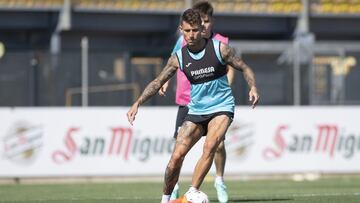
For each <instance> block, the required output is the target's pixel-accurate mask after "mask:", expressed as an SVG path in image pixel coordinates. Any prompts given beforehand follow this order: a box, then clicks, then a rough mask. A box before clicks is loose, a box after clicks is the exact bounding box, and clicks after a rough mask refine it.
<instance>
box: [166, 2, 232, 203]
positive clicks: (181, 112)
mask: <svg viewBox="0 0 360 203" xmlns="http://www.w3.org/2000/svg"><path fill="white" fill-rule="evenodd" d="M192 8H193V9H195V10H197V11H199V12H200V15H201V19H202V22H203V26H204V29H203V31H202V33H201V34H202V36H203V37H204V38H207V39H215V40H218V41H220V42H222V43H224V44H228V42H229V39H228V38H227V37H224V36H222V35H220V34H218V33H213V32H212V27H213V22H214V19H213V12H214V8H213V6H212V5H211V4H210V3H209V2H208V1H199V2H197V3H196V4H194V6H193V7H192ZM184 46H186V41H185V40H184V37H183V36H180V37H179V39H178V40H177V42H176V45H175V47H174V49H173V51H172V54H174V53H176V51H178V50H179V49H181V48H182V47H184ZM227 70H228V72H227V77H228V82H229V85H230V86H231V84H232V81H233V77H234V70H233V69H232V68H231V66H227ZM176 79H177V86H176V99H175V102H176V104H178V105H179V107H178V112H177V117H176V124H175V133H174V138H175V139H176V136H177V132H178V130H179V128H180V127H181V125H182V123H183V122H184V119H185V116H186V115H187V113H188V111H189V109H188V107H187V105H188V104H189V103H190V82H189V80H188V79H187V78H186V76H185V74H184V73H183V72H182V71H181V70H177V72H176ZM167 88H168V82H166V83H165V84H164V85H163V86H162V87H161V89H160V91H159V94H160V95H161V96H165V93H166V90H167ZM214 163H215V167H216V178H215V183H214V186H215V188H216V192H217V197H218V200H219V202H221V203H226V202H228V199H229V197H228V193H227V191H226V186H225V183H224V178H223V177H224V169H225V163H226V150H225V144H224V140H222V141H221V142H220V144H219V146H218V148H217V150H216V153H215V158H214ZM178 197H179V184H178V183H176V185H175V187H174V190H173V191H172V193H171V197H170V199H171V200H172V199H177V198H178Z"/></svg>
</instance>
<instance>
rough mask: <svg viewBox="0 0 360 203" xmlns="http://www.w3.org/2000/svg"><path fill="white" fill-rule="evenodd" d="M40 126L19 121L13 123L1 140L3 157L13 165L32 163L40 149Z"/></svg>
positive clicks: (41, 134)
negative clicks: (13, 163)
mask: <svg viewBox="0 0 360 203" xmlns="http://www.w3.org/2000/svg"><path fill="white" fill-rule="evenodd" d="M42 137H43V131H42V127H41V126H37V125H33V124H30V123H29V122H25V121H21V122H16V123H14V124H13V125H12V126H11V127H10V128H9V130H8V132H7V133H6V135H5V136H4V137H3V138H2V140H1V141H2V147H3V156H4V157H5V158H6V159H9V160H11V161H13V162H15V163H19V164H30V163H32V162H33V161H34V160H35V158H36V157H37V155H38V154H39V151H40V149H41V148H42V145H43V143H42Z"/></svg>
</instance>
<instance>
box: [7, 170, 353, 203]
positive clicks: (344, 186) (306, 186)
mask: <svg viewBox="0 0 360 203" xmlns="http://www.w3.org/2000/svg"><path fill="white" fill-rule="evenodd" d="M226 183H227V187H228V191H229V195H230V201H229V203H238V202H241V203H261V202H264V203H299V202H307V203H333V202H334V203H338V202H344V203H352V202H354V203H355V202H357V203H358V202H360V178H359V177H356V176H355V177H336V178H334V177H332V178H323V179H320V180H317V181H311V182H309V181H304V182H294V181H290V180H261V181H260V180H256V181H255V180H253V181H229V180H227V182H226ZM189 184H190V183H189V182H182V183H180V185H181V189H182V192H184V191H185V190H186V189H187V187H188V185H189ZM201 189H202V190H203V191H204V192H205V193H207V194H208V196H209V198H210V201H211V202H212V203H217V200H216V194H215V189H214V188H213V183H212V182H205V183H204V184H203V186H202V188H201ZM161 190H162V183H159V182H131V183H87V184H32V185H29V184H18V185H0V202H14V203H15V202H20V203H23V202H28V203H34V202H50V203H56V202H76V203H80V202H84V203H85V202H86V203H93V202H102V203H108V202H124V203H159V202H160V196H161Z"/></svg>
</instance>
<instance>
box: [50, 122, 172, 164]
mask: <svg viewBox="0 0 360 203" xmlns="http://www.w3.org/2000/svg"><path fill="white" fill-rule="evenodd" d="M173 144H174V139H173V138H172V137H171V136H167V137H165V138H164V137H155V136H139V133H135V132H134V131H133V129H132V128H128V127H114V128H109V131H108V134H107V135H102V136H97V137H95V136H86V135H84V133H83V132H82V130H81V128H77V127H72V128H69V129H68V131H67V132H66V135H65V138H64V145H65V146H64V148H63V149H61V150H56V151H55V152H54V153H53V154H52V159H53V161H54V162H56V163H58V164H61V163H65V162H69V161H71V160H73V159H74V158H75V157H76V156H87V157H89V156H108V157H119V158H122V159H123V160H125V161H128V160H131V159H137V160H139V161H142V162H145V161H148V160H149V159H150V158H151V157H152V156H158V155H164V154H171V152H172V149H173Z"/></svg>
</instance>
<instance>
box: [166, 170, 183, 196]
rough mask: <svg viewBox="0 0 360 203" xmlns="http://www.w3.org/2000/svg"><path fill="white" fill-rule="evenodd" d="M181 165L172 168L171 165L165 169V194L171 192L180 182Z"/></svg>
mask: <svg viewBox="0 0 360 203" xmlns="http://www.w3.org/2000/svg"><path fill="white" fill-rule="evenodd" d="M180 170H181V165H180V167H176V168H171V167H170V166H169V165H168V166H167V167H166V171H165V185H164V189H163V190H164V191H163V192H164V194H168V195H169V194H171V192H172V190H173V188H174V186H175V184H176V183H177V182H178V179H179V175H180Z"/></svg>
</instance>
